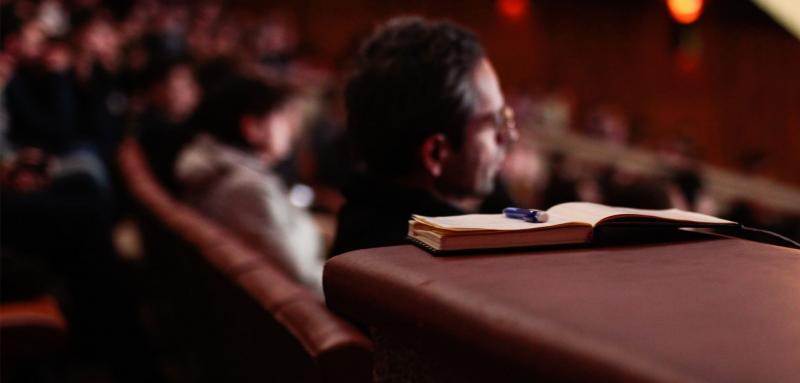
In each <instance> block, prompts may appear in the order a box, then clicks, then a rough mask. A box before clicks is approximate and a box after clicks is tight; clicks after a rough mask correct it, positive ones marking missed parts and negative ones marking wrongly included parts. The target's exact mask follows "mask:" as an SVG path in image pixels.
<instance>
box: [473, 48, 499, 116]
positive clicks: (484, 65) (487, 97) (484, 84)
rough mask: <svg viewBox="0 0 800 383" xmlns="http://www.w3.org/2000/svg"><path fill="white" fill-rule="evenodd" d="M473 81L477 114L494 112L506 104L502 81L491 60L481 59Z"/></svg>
mask: <svg viewBox="0 0 800 383" xmlns="http://www.w3.org/2000/svg"><path fill="white" fill-rule="evenodd" d="M472 80H473V81H474V82H475V90H476V94H475V97H476V101H477V103H476V107H477V110H476V112H477V113H479V114H480V113H487V112H493V111H496V110H498V109H500V108H501V107H502V106H503V105H504V104H505V99H504V98H503V92H502V91H501V90H500V81H499V80H498V78H497V73H496V72H495V70H494V67H493V66H492V63H491V62H490V61H489V59H487V58H483V59H481V61H480V63H478V65H477V67H475V71H474V72H472Z"/></svg>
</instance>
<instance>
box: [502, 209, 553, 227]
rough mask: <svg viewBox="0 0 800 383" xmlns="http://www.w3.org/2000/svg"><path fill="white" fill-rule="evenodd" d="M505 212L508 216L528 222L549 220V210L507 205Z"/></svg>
mask: <svg viewBox="0 0 800 383" xmlns="http://www.w3.org/2000/svg"><path fill="white" fill-rule="evenodd" d="M503 214H505V216H506V217H508V218H513V219H521V220H523V221H527V222H533V223H542V222H547V218H548V217H547V212H546V211H542V210H536V209H525V208H521V207H507V208H505V209H503Z"/></svg>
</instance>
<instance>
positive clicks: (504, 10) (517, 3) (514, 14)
mask: <svg viewBox="0 0 800 383" xmlns="http://www.w3.org/2000/svg"><path fill="white" fill-rule="evenodd" d="M497 9H498V10H499V11H500V14H501V15H503V16H505V17H508V18H509V19H518V18H520V17H522V16H523V15H525V13H527V12H528V0H499V1H498V2H497Z"/></svg>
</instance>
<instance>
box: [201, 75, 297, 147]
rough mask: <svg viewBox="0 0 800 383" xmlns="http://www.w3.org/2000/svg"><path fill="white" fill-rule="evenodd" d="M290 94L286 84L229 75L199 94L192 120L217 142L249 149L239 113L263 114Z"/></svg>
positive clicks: (248, 114)
mask: <svg viewBox="0 0 800 383" xmlns="http://www.w3.org/2000/svg"><path fill="white" fill-rule="evenodd" d="M290 94H291V93H290V91H289V90H288V88H285V87H280V86H275V85H268V84H267V83H265V82H264V81H262V80H260V79H253V78H247V77H242V76H232V77H231V78H228V79H226V80H225V81H224V82H223V83H222V84H220V85H219V86H218V88H217V89H215V90H213V91H211V92H209V93H208V94H207V95H206V96H205V97H204V98H203V102H202V103H201V104H200V107H199V108H198V111H197V113H195V115H194V116H193V121H192V123H193V124H194V125H195V126H196V127H197V129H198V130H201V131H205V132H208V133H209V134H211V135H212V136H214V137H215V138H216V139H218V140H219V141H220V142H223V143H226V144H228V145H232V146H236V147H239V148H245V149H249V148H250V144H249V143H248V142H247V140H246V139H245V138H244V136H243V135H242V130H241V126H240V123H241V119H242V117H244V116H257V117H260V116H264V115H266V114H267V113H269V112H272V111H274V110H276V109H278V108H280V107H282V106H283V105H284V104H285V103H286V102H287V101H288V100H289V97H290Z"/></svg>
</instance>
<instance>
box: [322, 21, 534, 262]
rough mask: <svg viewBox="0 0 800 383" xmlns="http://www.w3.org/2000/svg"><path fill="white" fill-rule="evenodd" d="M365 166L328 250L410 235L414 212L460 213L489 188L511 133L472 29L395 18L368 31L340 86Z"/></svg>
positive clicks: (387, 242)
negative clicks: (350, 71)
mask: <svg viewBox="0 0 800 383" xmlns="http://www.w3.org/2000/svg"><path fill="white" fill-rule="evenodd" d="M345 96H346V107H347V113H348V133H349V134H350V136H351V138H352V140H353V143H354V144H355V149H356V151H357V152H358V154H359V156H360V158H359V159H360V161H362V162H363V165H364V167H365V169H366V171H365V173H364V174H362V175H360V176H359V177H357V178H356V179H354V180H353V182H352V183H351V184H350V185H349V186H346V187H345V190H344V194H345V197H346V199H347V202H346V204H345V206H344V207H343V208H342V210H341V211H340V213H339V227H338V230H337V236H336V242H335V244H334V248H333V251H332V254H333V255H336V254H340V253H343V252H347V251H350V250H355V249H361V248H368V247H377V246H388V245H397V244H403V243H407V242H406V240H405V237H406V233H407V228H408V220H409V218H410V217H411V215H412V214H422V215H432V216H442V215H456V214H464V213H466V212H469V211H472V210H474V209H475V206H478V204H476V203H475V201H476V199H477V200H481V199H483V198H485V197H487V196H488V195H490V194H492V193H493V191H494V188H495V185H496V183H495V180H496V176H497V173H498V171H499V170H500V167H501V165H502V163H503V161H504V159H505V155H506V151H507V149H508V146H509V144H511V143H512V142H513V141H514V140H516V138H517V135H518V133H517V131H516V126H515V125H514V119H513V112H512V111H511V109H510V108H508V107H507V106H506V105H505V100H504V98H503V94H502V93H501V91H500V85H499V82H498V79H497V75H496V74H495V71H494V69H493V68H492V64H491V63H490V61H489V59H488V58H487V57H486V55H485V53H484V51H483V48H482V47H481V45H480V43H479V42H478V40H477V38H476V37H475V35H474V34H473V33H471V32H469V31H466V30H464V29H462V28H461V27H459V26H456V25H454V24H451V23H449V22H436V21H427V20H423V19H419V18H399V19H394V20H391V21H389V22H388V23H387V24H385V25H384V26H382V27H380V28H379V29H378V30H377V31H376V32H375V34H374V35H373V36H372V37H371V38H369V39H368V41H367V42H366V43H365V45H364V46H363V47H362V49H361V51H360V56H359V58H358V60H357V61H356V70H355V73H354V74H353V75H352V77H351V78H350V80H349V82H348V84H347V89H346V95H345Z"/></svg>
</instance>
